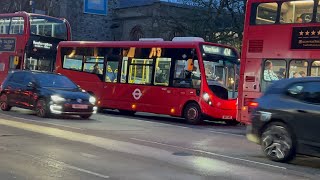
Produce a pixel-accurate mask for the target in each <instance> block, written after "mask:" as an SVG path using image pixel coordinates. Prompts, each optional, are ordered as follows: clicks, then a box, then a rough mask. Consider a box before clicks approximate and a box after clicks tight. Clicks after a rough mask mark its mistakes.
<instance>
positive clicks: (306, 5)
mask: <svg viewBox="0 0 320 180" xmlns="http://www.w3.org/2000/svg"><path fill="white" fill-rule="evenodd" d="M313 4H314V1H313V0H304V1H301V0H300V1H287V2H284V3H282V5H281V15H280V23H282V24H287V23H309V22H311V20H312V14H313V13H312V12H313Z"/></svg>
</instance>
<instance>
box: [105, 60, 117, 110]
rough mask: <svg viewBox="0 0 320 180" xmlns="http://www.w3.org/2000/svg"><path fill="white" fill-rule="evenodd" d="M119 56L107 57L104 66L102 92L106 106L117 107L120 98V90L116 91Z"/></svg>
mask: <svg viewBox="0 0 320 180" xmlns="http://www.w3.org/2000/svg"><path fill="white" fill-rule="evenodd" d="M119 65H120V60H119V57H111V56H110V57H106V59H105V66H104V72H105V76H104V85H103V90H102V91H103V93H102V102H103V103H104V106H105V107H117V106H118V105H119V104H118V103H117V102H118V101H119V100H120V99H119V98H120V96H118V94H119V92H117V91H116V89H117V86H118V83H117V82H118V74H119V72H118V70H119Z"/></svg>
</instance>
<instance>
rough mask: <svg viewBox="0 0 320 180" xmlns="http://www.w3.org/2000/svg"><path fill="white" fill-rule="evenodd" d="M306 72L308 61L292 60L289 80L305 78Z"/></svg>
mask: <svg viewBox="0 0 320 180" xmlns="http://www.w3.org/2000/svg"><path fill="white" fill-rule="evenodd" d="M307 70H308V61H306V60H292V61H290V69H289V78H298V77H305V76H306V75H307Z"/></svg>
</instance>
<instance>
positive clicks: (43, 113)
mask: <svg viewBox="0 0 320 180" xmlns="http://www.w3.org/2000/svg"><path fill="white" fill-rule="evenodd" d="M36 113H37V116H39V117H42V118H46V117H49V115H50V113H49V110H48V106H47V104H46V101H45V100H44V99H39V100H38V101H37V105H36Z"/></svg>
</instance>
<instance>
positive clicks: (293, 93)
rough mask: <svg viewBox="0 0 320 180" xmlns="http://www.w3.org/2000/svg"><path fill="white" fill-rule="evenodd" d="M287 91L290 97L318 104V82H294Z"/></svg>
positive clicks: (319, 88)
mask: <svg viewBox="0 0 320 180" xmlns="http://www.w3.org/2000/svg"><path fill="white" fill-rule="evenodd" d="M287 92H288V95H289V96H290V97H293V98H295V99H298V100H300V101H303V102H306V103H311V104H320V82H306V83H296V84H294V85H292V86H290V88H289V89H288V91H287Z"/></svg>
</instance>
